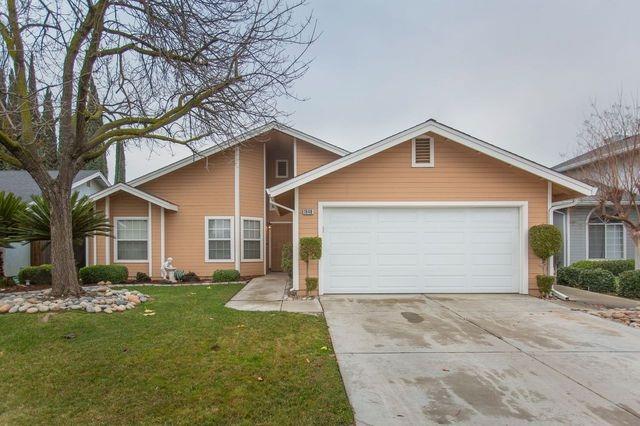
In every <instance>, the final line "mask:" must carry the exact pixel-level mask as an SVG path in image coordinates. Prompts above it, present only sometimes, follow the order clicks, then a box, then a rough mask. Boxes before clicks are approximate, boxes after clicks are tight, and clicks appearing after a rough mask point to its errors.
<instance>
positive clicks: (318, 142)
mask: <svg viewBox="0 0 640 426" xmlns="http://www.w3.org/2000/svg"><path fill="white" fill-rule="evenodd" d="M271 130H278V131H280V132H282V133H285V134H287V135H289V136H291V137H294V138H297V139H302V140H304V141H305V142H309V143H311V144H312V145H315V146H318V147H320V148H322V149H325V150H327V151H329V152H333V153H334V154H338V155H340V156H344V155H346V154H348V153H349V151H347V150H345V149H342V148H340V147H337V146H335V145H332V144H330V143H329V142H325V141H323V140H322V139H318V138H316V137H314V136H311V135H308V134H306V133H304V132H301V131H299V130H296V129H294V128H291V127H289V126H285V125H284V124H281V123H278V122H275V121H274V122H271V123H269V124H266V125H264V126H261V127H258V128H256V129H253V130H250V131H248V132H246V133H244V134H242V135H240V136H238V137H237V138H234V139H231V140H228V141H226V142H224V143H221V144H218V145H216V146H212V147H211V148H207V149H205V150H203V151H202V152H200V153H199V155H197V156H196V155H192V156H190V157H187V158H183V159H182V160H178V161H176V162H175V163H171V164H169V165H168V166H165V167H162V168H160V169H158V170H155V171H153V172H151V173H147V174H146V175H143V176H140V177H138V178H136V179H133V180H131V181H130V182H128V184H129V185H130V186H133V187H136V186H139V185H142V184H143V183H146V182H149V181H150V180H153V179H156V178H158V177H160V176H162V175H165V174H167V173H171V172H173V171H175V170H178V169H180V168H182V167H184V166H188V165H189V164H193V163H195V162H196V161H199V160H202V159H203V158H205V157H208V156H210V155H213V154H216V153H218V152H220V151H224V150H225V149H228V148H231V147H233V146H235V145H239V144H241V143H242V142H245V141H247V140H249V139H251V138H253V137H256V136H258V135H261V134H262V133H266V132H269V131H271Z"/></svg>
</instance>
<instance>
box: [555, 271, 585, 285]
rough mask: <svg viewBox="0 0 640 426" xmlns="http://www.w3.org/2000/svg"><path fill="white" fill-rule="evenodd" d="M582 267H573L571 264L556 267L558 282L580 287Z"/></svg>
mask: <svg viewBox="0 0 640 426" xmlns="http://www.w3.org/2000/svg"><path fill="white" fill-rule="evenodd" d="M581 273H582V269H579V268H574V267H573V266H563V267H562V268H558V274H557V275H558V284H560V285H566V286H567V287H577V288H580V274H581Z"/></svg>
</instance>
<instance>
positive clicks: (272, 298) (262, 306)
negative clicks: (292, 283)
mask: <svg viewBox="0 0 640 426" xmlns="http://www.w3.org/2000/svg"><path fill="white" fill-rule="evenodd" d="M287 281H288V277H287V274H283V273H271V274H268V275H265V276H263V277H258V278H254V279H252V280H251V281H249V284H247V285H245V286H244V288H243V289H242V290H240V291H239V292H238V293H237V294H236V295H235V296H233V297H232V298H231V300H230V301H229V302H227V304H226V305H225V306H226V307H227V308H232V309H236V310H239V311H263V312H270V311H282V312H298V313H303V314H320V313H322V306H320V302H319V301H318V299H313V300H290V299H288V298H287V297H286V295H285V292H286V288H287Z"/></svg>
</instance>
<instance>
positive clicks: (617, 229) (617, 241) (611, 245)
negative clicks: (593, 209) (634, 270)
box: [587, 213, 625, 259]
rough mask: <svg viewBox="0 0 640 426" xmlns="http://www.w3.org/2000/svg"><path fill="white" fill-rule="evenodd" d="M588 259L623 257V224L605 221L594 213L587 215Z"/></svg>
mask: <svg viewBox="0 0 640 426" xmlns="http://www.w3.org/2000/svg"><path fill="white" fill-rule="evenodd" d="M587 232H588V234H589V237H588V244H589V252H588V255H589V259H624V257H625V256H624V225H623V224H622V223H620V222H615V221H607V220H605V219H603V218H601V217H600V216H598V215H597V214H595V213H591V215H590V216H589V222H588V225H587Z"/></svg>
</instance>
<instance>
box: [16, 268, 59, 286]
mask: <svg viewBox="0 0 640 426" xmlns="http://www.w3.org/2000/svg"><path fill="white" fill-rule="evenodd" d="M52 270H53V265H49V264H45V265H40V266H27V267H24V268H22V269H20V272H18V279H19V280H20V283H21V284H24V283H26V282H27V280H29V282H30V283H31V284H38V285H51V271H52Z"/></svg>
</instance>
